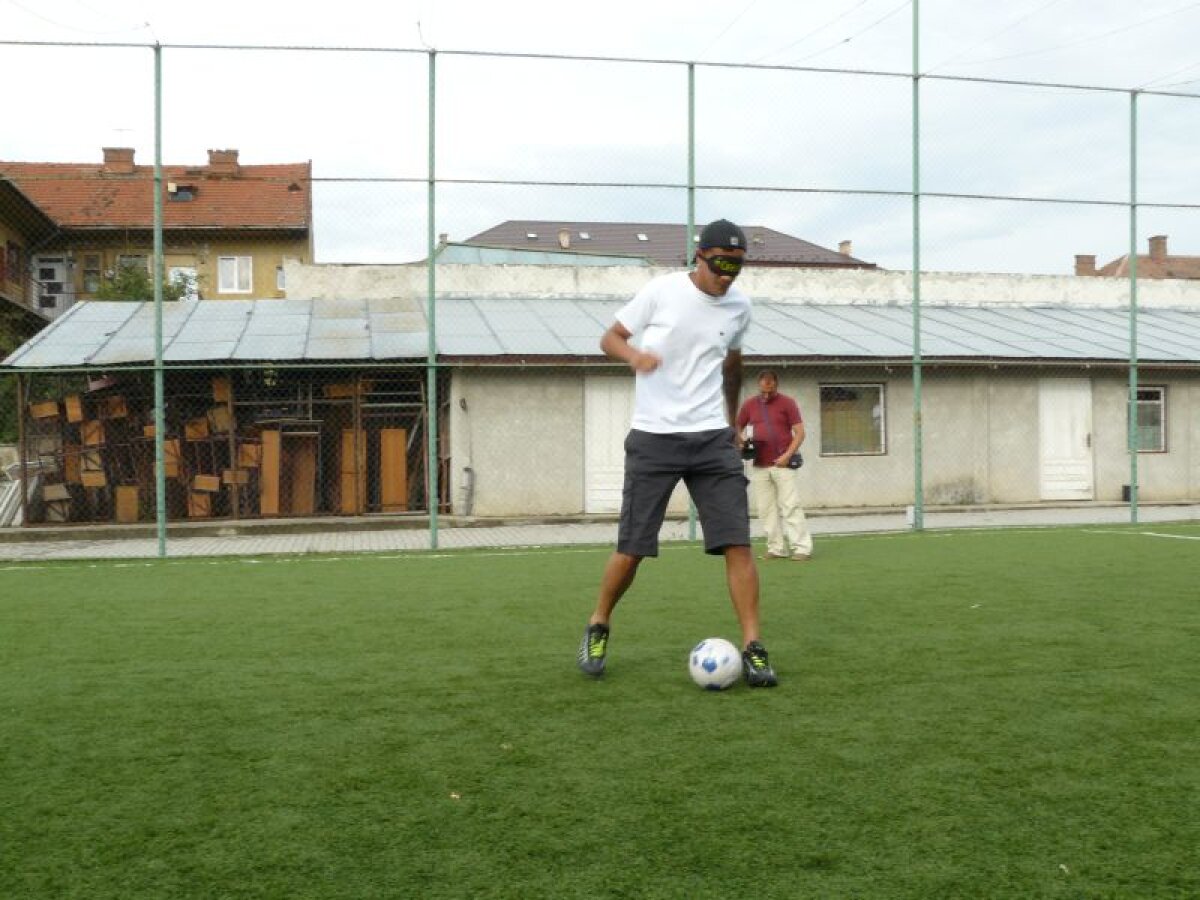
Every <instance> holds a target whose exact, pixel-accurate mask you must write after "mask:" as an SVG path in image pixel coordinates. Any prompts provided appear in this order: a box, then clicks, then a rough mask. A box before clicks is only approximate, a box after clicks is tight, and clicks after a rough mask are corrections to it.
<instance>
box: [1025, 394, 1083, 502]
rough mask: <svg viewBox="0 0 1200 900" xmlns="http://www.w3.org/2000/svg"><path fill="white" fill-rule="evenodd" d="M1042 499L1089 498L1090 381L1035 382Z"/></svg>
mask: <svg viewBox="0 0 1200 900" xmlns="http://www.w3.org/2000/svg"><path fill="white" fill-rule="evenodd" d="M1038 434H1039V445H1040V447H1041V466H1040V473H1041V497H1042V499H1043V500H1091V499H1092V497H1093V473H1092V383H1091V381H1089V380H1088V379H1086V378H1043V379H1041V380H1040V381H1039V383H1038Z"/></svg>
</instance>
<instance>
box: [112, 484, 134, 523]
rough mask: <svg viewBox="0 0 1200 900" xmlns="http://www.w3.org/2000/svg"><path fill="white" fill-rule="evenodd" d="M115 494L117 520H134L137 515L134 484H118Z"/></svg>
mask: <svg viewBox="0 0 1200 900" xmlns="http://www.w3.org/2000/svg"><path fill="white" fill-rule="evenodd" d="M115 493H116V495H117V521H118V522H136V521H137V520H138V518H139V515H138V489H137V485H134V484H119V485H117V487H116V491H115Z"/></svg>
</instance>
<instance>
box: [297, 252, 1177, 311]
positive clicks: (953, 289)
mask: <svg viewBox="0 0 1200 900" xmlns="http://www.w3.org/2000/svg"><path fill="white" fill-rule="evenodd" d="M284 269H285V274H286V277H287V293H288V296H289V297H301V298H308V299H318V300H319V299H335V298H346V297H358V298H364V299H367V298H374V297H423V296H424V295H425V293H426V289H427V274H426V270H425V267H424V266H423V265H408V266H395V265H306V264H303V263H300V262H297V261H294V260H288V261H285V262H284ZM667 271H675V270H668V269H647V268H639V267H632V266H613V267H605V266H488V265H453V264H446V265H439V266H438V267H437V279H436V283H437V290H438V292H439V293H443V294H465V293H471V294H478V295H480V296H489V297H503V296H516V295H527V296H529V295H531V296H555V297H556V296H570V295H583V296H597V297H599V296H612V297H625V298H628V297H631V296H633V294H634V293H636V292H637V290H638V288H640V287H641V286H642V285H643V284H645V283H646V282H647V281H648V280H650V278H652V277H653V276H655V275H659V274H662V273H663V272H667ZM738 285H739V286H740V287H741V288H742V289H743V290H745V291H746V292H747V293H748V294H749V295H750V296H751V297H755V298H758V299H769V300H773V301H777V302H795V303H861V304H883V305H886V304H897V303H909V302H910V301H911V300H912V289H913V279H912V273H910V272H891V271H878V270H848V271H837V270H830V269H756V268H753V267H751V268H748V269H746V270H745V271H744V273H743V275H742V277H741V279H740V280H739V281H738ZM921 298H922V301H923V302H926V303H936V304H943V303H946V304H961V305H966V306H970V305H978V304H984V303H986V304H995V303H1012V304H1015V305H1026V306H1040V305H1046V304H1059V303H1071V304H1080V305H1086V306H1105V307H1113V308H1122V307H1126V306H1128V304H1129V282H1128V281H1127V280H1126V279H1123V278H1095V277H1080V276H1076V275H992V274H957V273H947V272H926V273H924V274H923V275H922V276H921ZM1138 303H1139V305H1140V306H1143V307H1147V308H1155V307H1172V306H1193V307H1194V306H1200V281H1195V280H1193V281H1183V280H1143V281H1139V282H1138Z"/></svg>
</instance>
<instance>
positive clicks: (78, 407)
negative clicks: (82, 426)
mask: <svg viewBox="0 0 1200 900" xmlns="http://www.w3.org/2000/svg"><path fill="white" fill-rule="evenodd" d="M63 406H65V407H66V408H67V421H68V422H75V423H78V422H82V421H83V398H82V397H80V396H79V395H78V394H69V395H68V396H66V397H64V398H63Z"/></svg>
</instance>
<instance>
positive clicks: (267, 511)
mask: <svg viewBox="0 0 1200 900" xmlns="http://www.w3.org/2000/svg"><path fill="white" fill-rule="evenodd" d="M261 450H262V477H261V478H260V479H259V482H258V506H259V512H261V513H262V514H263V515H264V516H277V515H279V466H280V463H281V462H282V458H281V457H282V450H283V444H282V441H281V436H280V433H279V432H278V431H264V432H263V433H262V445H261Z"/></svg>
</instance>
